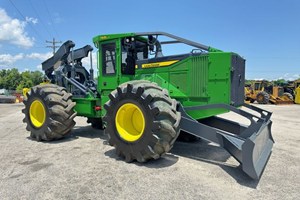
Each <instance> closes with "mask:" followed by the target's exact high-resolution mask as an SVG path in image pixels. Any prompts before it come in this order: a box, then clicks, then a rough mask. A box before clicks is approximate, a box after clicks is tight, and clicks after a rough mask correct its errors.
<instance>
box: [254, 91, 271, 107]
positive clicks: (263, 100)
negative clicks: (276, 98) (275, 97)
mask: <svg viewBox="0 0 300 200" xmlns="http://www.w3.org/2000/svg"><path fill="white" fill-rule="evenodd" d="M269 100H270V95H269V94H268V93H267V92H265V91H261V92H259V93H257V95H256V101H257V103H259V104H267V103H269Z"/></svg>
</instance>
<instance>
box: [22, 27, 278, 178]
mask: <svg viewBox="0 0 300 200" xmlns="http://www.w3.org/2000/svg"><path fill="white" fill-rule="evenodd" d="M161 39H163V40H161ZM93 42H94V45H95V46H96V48H97V49H98V53H97V55H98V56H97V59H98V76H97V81H95V80H94V75H93V74H94V73H93V68H92V62H91V69H90V70H89V71H87V70H86V69H85V68H84V67H83V66H82V62H81V61H82V59H83V58H84V57H87V56H88V54H90V59H91V60H92V58H91V55H92V54H91V51H92V47H91V46H88V45H87V46H85V47H83V48H80V49H77V50H73V47H74V46H75V44H74V43H73V42H72V41H67V42H65V43H64V44H63V45H62V46H61V47H60V48H59V50H58V51H57V52H56V53H55V55H54V56H53V57H51V58H49V59H48V60H46V61H45V62H43V63H42V67H43V70H44V71H45V76H46V77H47V78H48V79H49V80H50V82H51V84H42V85H37V86H34V87H32V88H31V90H30V91H29V92H28V93H27V97H28V98H27V100H26V101H25V102H24V103H25V109H24V110H23V113H24V114H25V119H24V122H25V123H27V128H26V129H27V130H28V131H30V136H31V137H32V138H35V139H36V140H38V141H40V140H47V141H49V140H55V139H59V138H61V137H63V136H65V135H66V134H68V133H69V132H70V131H71V129H72V128H73V126H74V125H75V122H74V117H75V116H76V115H77V116H84V117H87V119H88V122H89V123H91V124H92V126H93V127H98V128H105V132H106V133H107V134H108V136H109V144H110V145H112V146H114V147H115V149H116V153H117V154H118V155H119V156H121V157H124V158H125V160H126V161H127V162H131V161H133V160H137V161H138V162H145V161H147V160H149V159H158V158H160V157H161V156H162V155H164V154H165V153H167V152H168V151H169V150H170V149H171V148H172V147H173V144H174V142H175V140H176V139H177V137H178V135H179V133H180V132H181V133H182V134H190V135H193V136H195V137H199V138H202V139H205V140H208V141H211V142H214V143H216V144H218V145H220V146H221V147H223V148H224V149H226V150H227V151H228V152H229V153H230V154H231V155H232V156H233V157H234V158H235V159H236V160H237V161H238V162H239V163H240V164H241V165H242V169H243V171H244V172H245V173H246V174H248V175H249V176H250V177H252V178H254V179H258V178H259V177H260V175H261V173H262V171H263V169H264V167H265V165H266V163H267V161H268V158H269V156H270V154H271V151H272V146H273V143H274V141H273V138H272V136H271V124H272V122H271V121H270V117H271V113H270V112H267V111H265V110H262V109H259V108H256V107H254V106H251V105H246V104H244V79H245V60H244V59H243V58H242V57H240V56H239V55H238V54H236V53H232V52H223V51H221V50H218V49H215V48H212V47H208V46H205V45H202V44H199V43H196V42H192V41H190V40H187V39H183V38H180V37H177V36H174V35H171V34H168V33H164V32H145V33H126V34H111V35H99V36H96V37H94V38H93ZM177 43H181V45H182V44H185V45H186V46H189V47H192V49H191V51H190V52H188V53H185V54H179V55H169V56H164V55H163V52H162V46H164V45H174V44H177ZM164 47H166V46H164ZM164 53H165V52H164ZM240 106H244V107H247V108H248V109H251V110H254V111H256V113H257V115H253V114H250V113H248V112H245V111H244V110H241V109H239V107H240ZM229 111H232V112H235V113H237V114H239V115H241V116H243V117H245V118H247V119H248V120H249V122H250V125H249V126H244V125H240V124H239V123H236V122H233V121H229V120H226V119H223V118H220V117H217V116H216V115H218V114H222V113H225V112H229Z"/></svg>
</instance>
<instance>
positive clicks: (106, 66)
mask: <svg viewBox="0 0 300 200" xmlns="http://www.w3.org/2000/svg"><path fill="white" fill-rule="evenodd" d="M119 55H120V54H119V48H118V45H117V41H116V40H115V41H109V42H106V43H102V44H101V46H100V49H99V57H100V59H99V64H100V66H99V74H100V76H99V79H98V85H99V87H100V89H101V93H102V94H106V93H110V91H111V90H114V89H116V88H117V86H118V85H119V69H118V66H119V62H120V61H119V60H120V56H119Z"/></svg>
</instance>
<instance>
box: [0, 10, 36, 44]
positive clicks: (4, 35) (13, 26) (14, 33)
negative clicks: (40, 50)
mask: <svg viewBox="0 0 300 200" xmlns="http://www.w3.org/2000/svg"><path fill="white" fill-rule="evenodd" d="M37 22H38V20H37V19H35V18H31V17H26V21H20V20H18V19H13V18H11V17H10V16H8V15H7V13H6V11H5V10H4V9H2V8H0V30H1V31H0V42H7V43H9V44H13V45H17V46H20V47H24V48H29V47H32V46H33V44H34V38H33V37H29V36H28V34H27V32H25V27H26V25H27V23H33V24H36V23H37Z"/></svg>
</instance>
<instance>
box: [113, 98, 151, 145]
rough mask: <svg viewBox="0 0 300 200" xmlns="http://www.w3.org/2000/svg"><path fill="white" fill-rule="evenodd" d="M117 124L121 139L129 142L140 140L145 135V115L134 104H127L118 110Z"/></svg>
mask: <svg viewBox="0 0 300 200" xmlns="http://www.w3.org/2000/svg"><path fill="white" fill-rule="evenodd" d="M115 123H116V128H117V131H118V133H119V135H120V137H121V138H122V139H124V140H125V141H127V142H134V141H136V140H138V139H139V138H140V137H141V136H142V135H143V133H144V129H145V118H144V114H143V112H142V111H141V109H140V108H139V107H138V106H136V105H135V104H133V103H126V104H124V105H122V106H121V107H120V108H119V109H118V111H117V114H116V119H115Z"/></svg>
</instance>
